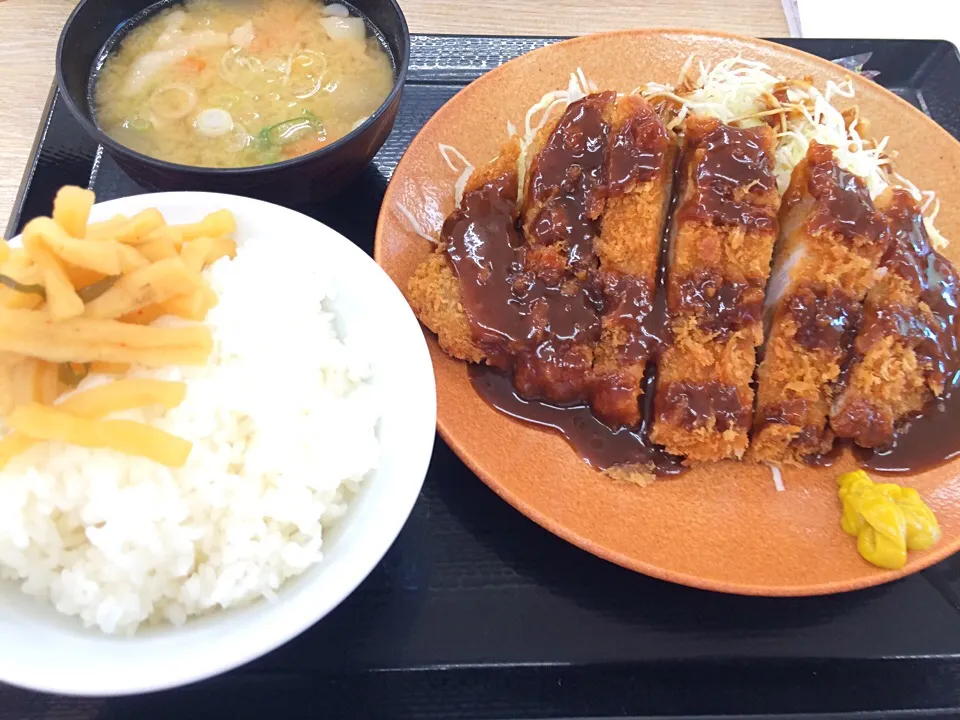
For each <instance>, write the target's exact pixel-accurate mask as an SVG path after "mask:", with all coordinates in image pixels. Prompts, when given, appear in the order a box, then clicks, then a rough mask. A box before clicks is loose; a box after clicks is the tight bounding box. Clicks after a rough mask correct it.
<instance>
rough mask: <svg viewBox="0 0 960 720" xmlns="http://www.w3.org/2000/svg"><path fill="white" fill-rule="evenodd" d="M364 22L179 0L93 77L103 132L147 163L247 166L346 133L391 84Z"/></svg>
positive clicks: (244, 2) (324, 11) (386, 62)
mask: <svg viewBox="0 0 960 720" xmlns="http://www.w3.org/2000/svg"><path fill="white" fill-rule="evenodd" d="M393 79H394V71H393V65H392V63H391V61H390V57H389V55H388V54H387V52H386V51H385V50H384V48H383V46H382V45H381V44H380V41H379V40H378V38H377V37H376V36H374V35H371V34H370V33H369V32H368V30H367V27H366V25H365V23H364V21H363V19H361V18H359V17H355V16H351V15H350V14H349V11H348V9H347V8H346V7H345V6H343V5H339V4H330V5H324V4H323V3H322V2H319V0H186V2H185V3H184V4H183V5H178V6H174V7H172V8H169V9H166V10H163V11H162V12H160V13H157V14H156V15H154V16H153V17H151V18H150V19H149V20H147V21H146V22H145V23H143V24H142V25H141V26H139V27H137V28H134V29H133V30H132V31H130V33H129V34H128V35H127V36H126V37H125V38H123V39H122V40H121V42H120V44H119V47H118V48H116V49H115V51H114V52H111V53H110V54H109V55H108V57H107V59H106V61H105V62H104V64H103V67H102V69H101V71H100V73H99V75H98V76H97V78H96V79H95V84H94V104H95V108H96V117H97V122H98V123H99V125H100V127H101V128H102V129H103V130H104V131H105V132H106V133H107V134H108V135H109V136H110V137H112V138H113V139H115V140H116V141H117V142H120V143H122V144H123V145H126V146H127V147H129V148H131V149H133V150H137V151H138V152H141V153H144V154H145V155H150V156H151V157H155V158H159V159H161V160H167V161H170V162H175V163H180V164H184V165H194V166H201V167H248V166H252V165H264V164H267V163H274V162H279V161H281V160H287V159H290V158H294V157H298V156H300V155H304V154H306V153H309V152H313V151H314V150H318V149H320V148H322V147H323V146H325V145H328V144H330V143H332V142H334V141H335V140H338V139H339V138H341V137H343V136H344V135H346V134H347V133H349V132H350V131H351V130H353V129H354V128H356V127H357V126H358V125H360V124H361V123H363V122H364V121H365V120H366V119H367V118H368V117H369V116H370V115H371V114H372V113H373V112H375V111H376V110H377V108H379V107H380V105H381V104H382V103H383V101H384V100H385V99H386V97H387V95H389V93H390V90H391V89H392V87H393Z"/></svg>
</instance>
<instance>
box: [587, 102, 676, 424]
mask: <svg viewBox="0 0 960 720" xmlns="http://www.w3.org/2000/svg"><path fill="white" fill-rule="evenodd" d="M611 110H612V112H611V126H612V131H611V135H610V147H609V152H608V155H607V165H606V178H605V181H606V205H605V207H604V210H603V215H602V217H601V222H600V237H599V238H597V241H596V243H595V249H596V254H597V258H598V262H599V267H598V273H597V275H596V282H597V284H598V286H599V291H600V294H601V296H602V299H603V314H602V318H601V322H602V328H601V336H600V341H599V343H598V345H597V347H596V350H595V352H594V362H593V372H594V384H593V390H592V405H593V407H594V410H595V412H596V413H597V414H598V416H601V417H607V418H617V419H619V420H620V424H623V425H628V426H635V425H636V424H637V423H638V422H639V421H640V395H641V394H642V393H643V375H644V371H645V369H646V366H647V363H648V362H649V361H650V360H651V359H652V357H653V355H654V353H656V352H657V351H658V350H659V348H658V344H659V342H660V335H661V334H662V332H661V328H659V327H653V326H652V324H653V323H655V322H657V318H652V317H651V312H652V310H653V298H654V294H655V292H656V284H657V267H658V265H659V263H660V254H661V244H662V240H663V232H664V226H665V224H666V219H667V210H668V207H669V204H670V191H671V186H672V180H673V167H674V161H675V159H676V142H675V139H674V138H673V137H672V134H670V133H668V132H667V130H666V128H665V127H664V126H663V122H662V120H661V119H660V117H659V115H657V113H656V111H655V110H654V109H653V107H652V106H651V105H650V104H649V103H647V102H646V101H645V100H644V99H642V98H640V97H638V96H635V95H626V96H623V97H620V98H618V99H617V102H616V103H615V104H614V106H613V107H612V109H611Z"/></svg>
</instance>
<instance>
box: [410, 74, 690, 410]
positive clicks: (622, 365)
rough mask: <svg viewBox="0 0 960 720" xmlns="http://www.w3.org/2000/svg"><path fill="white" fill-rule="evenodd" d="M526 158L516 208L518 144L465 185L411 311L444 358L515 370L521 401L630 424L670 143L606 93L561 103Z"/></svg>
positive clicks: (644, 112)
mask: <svg viewBox="0 0 960 720" xmlns="http://www.w3.org/2000/svg"><path fill="white" fill-rule="evenodd" d="M528 154H529V157H530V158H531V160H530V168H529V171H528V172H527V174H526V175H527V181H526V187H525V188H524V192H523V193H522V195H523V198H524V200H523V207H522V208H520V209H519V210H518V208H517V207H516V203H515V199H516V197H517V172H516V163H517V158H518V149H517V148H515V147H514V148H511V149H510V150H509V151H505V152H504V153H503V154H502V156H501V158H499V159H498V160H496V161H494V162H493V163H492V164H491V165H490V166H488V167H487V168H485V169H484V170H483V171H481V172H480V173H479V174H477V175H476V176H475V177H474V178H472V179H471V181H470V183H469V184H468V186H467V191H466V193H465V194H464V198H463V201H462V202H461V204H460V207H459V208H458V209H457V210H456V211H454V213H452V214H451V215H450V217H449V218H448V219H447V221H446V222H445V223H444V226H443V231H442V238H441V244H440V246H439V247H438V248H437V249H436V251H435V252H434V253H433V254H432V255H431V256H430V257H429V258H428V259H427V260H425V261H424V262H423V263H422V264H421V265H420V266H419V267H418V269H417V271H416V272H415V273H414V276H413V278H412V280H411V283H410V287H409V296H410V301H411V305H412V306H413V308H414V310H415V311H416V312H417V314H418V316H419V317H420V319H421V320H422V321H423V322H424V324H425V325H427V327H429V328H430V329H432V330H434V331H435V332H437V334H438V336H439V340H440V344H441V347H443V348H444V350H446V351H447V352H449V353H450V354H451V355H454V356H455V357H458V358H461V359H465V360H468V361H471V362H481V361H485V362H486V363H488V364H490V365H493V366H495V367H497V368H499V369H501V370H504V371H506V372H511V373H513V377H514V384H515V387H516V390H517V392H518V394H519V395H521V396H522V397H525V398H530V399H539V400H544V401H547V402H552V403H558V404H570V403H577V402H587V403H589V404H590V405H591V407H592V408H593V410H594V412H595V413H596V414H597V416H598V417H599V418H601V419H602V420H603V421H604V422H606V423H608V424H609V425H611V426H614V427H620V426H624V425H627V426H635V425H636V424H637V423H638V422H639V421H640V409H639V401H638V397H639V395H640V393H641V379H642V377H643V371H644V368H645V365H646V362H647V359H648V357H649V355H650V353H651V352H652V350H653V341H652V339H651V338H650V337H649V336H648V334H647V333H646V332H645V331H644V327H643V323H644V319H645V317H646V316H647V315H648V314H649V311H650V306H651V298H652V296H653V286H654V283H655V279H656V270H657V262H658V255H659V252H660V238H661V236H662V229H663V224H664V218H665V215H666V207H667V204H668V201H669V196H670V189H669V182H670V177H671V173H672V161H673V151H672V143H671V139H670V137H669V136H668V133H667V131H666V129H665V128H664V126H663V124H662V121H661V120H660V118H659V116H658V115H657V114H656V112H655V111H654V110H653V108H651V107H650V105H649V104H648V103H647V102H646V101H645V100H643V99H642V98H640V97H635V96H624V97H620V98H617V96H616V94H615V93H612V92H607V93H598V94H594V95H588V96H587V97H585V98H583V99H582V100H579V101H577V102H574V103H571V104H570V106H569V107H568V108H567V109H566V111H565V112H564V113H563V114H562V115H561V117H560V118H559V119H558V120H557V121H555V122H553V123H551V124H548V126H546V127H545V128H544V129H543V130H541V132H540V133H539V134H538V136H537V137H536V138H535V140H534V141H533V143H532V144H531V147H530V148H529V150H528ZM520 219H522V223H521V222H520V221H519V220H520ZM521 226H522V228H523V229H522V231H521V230H520V229H519V228H520V227H521Z"/></svg>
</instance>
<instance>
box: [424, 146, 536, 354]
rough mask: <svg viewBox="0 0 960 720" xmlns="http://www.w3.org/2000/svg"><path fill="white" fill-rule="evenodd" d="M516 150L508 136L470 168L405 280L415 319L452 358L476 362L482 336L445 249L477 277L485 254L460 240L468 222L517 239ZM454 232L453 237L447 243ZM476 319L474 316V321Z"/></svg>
mask: <svg viewBox="0 0 960 720" xmlns="http://www.w3.org/2000/svg"><path fill="white" fill-rule="evenodd" d="M519 153H520V146H519V143H518V142H517V141H512V142H511V143H510V144H509V145H507V147H505V148H504V150H503V152H501V154H500V156H499V157H497V158H496V159H495V160H493V161H491V162H490V163H489V164H488V165H487V166H486V167H483V168H480V169H478V170H477V171H476V172H474V173H473V175H472V176H471V177H470V179H469V180H468V182H467V185H466V188H465V190H464V196H463V200H462V201H461V203H460V207H459V208H457V209H456V210H454V211H453V213H451V215H450V216H449V217H448V218H447V220H446V221H445V222H444V224H443V229H442V231H441V237H440V243H439V244H438V245H437V246H436V247H435V248H434V250H433V252H431V253H430V255H429V256H428V257H427V259H426V260H424V261H423V262H422V263H420V265H419V266H418V267H417V269H416V270H415V271H414V273H413V276H412V277H411V278H410V282H409V284H408V286H407V299H408V300H409V302H410V306H411V307H412V308H413V311H414V313H416V315H417V317H418V318H419V319H420V322H422V323H423V324H424V325H426V326H427V327H428V328H429V329H430V330H432V331H433V332H434V333H436V335H437V341H438V342H439V343H440V347H442V348H443V349H444V351H445V352H447V353H448V354H449V355H452V356H453V357H455V358H457V359H458V360H466V361H468V362H474V363H477V362H482V361H483V359H484V357H485V355H484V351H483V349H482V348H481V345H480V342H479V341H480V339H482V338H480V337H479V336H478V335H477V334H476V333H475V331H474V329H473V328H471V323H470V319H469V318H468V317H467V312H466V310H465V309H464V298H463V287H462V285H461V279H460V278H459V277H458V276H457V274H456V271H455V266H454V264H453V263H452V262H451V261H450V257H449V256H450V253H451V252H454V253H461V254H464V256H465V257H464V262H465V263H468V264H472V265H473V267H474V268H475V270H474V272H475V273H476V274H477V277H478V278H479V277H482V276H483V274H484V272H485V270H488V269H489V268H487V267H485V263H487V262H488V258H486V257H485V256H484V255H482V254H474V255H473V256H472V257H470V256H469V255H467V254H466V253H465V250H464V247H463V244H462V239H463V238H464V237H465V236H466V235H467V234H468V233H471V232H472V233H474V234H476V232H477V229H476V228H475V227H474V226H473V225H474V223H479V224H482V225H483V226H484V227H483V228H482V229H481V230H480V232H481V233H482V234H483V235H484V237H487V236H489V237H491V238H493V237H496V240H497V241H502V242H505V243H508V244H509V243H517V244H520V243H522V240H521V237H520V234H519V233H518V232H517V231H516V227H515V225H516V220H517V210H516V192H517V190H516V189H517V158H518V156H519ZM511 192H512V193H513V194H512V195H511ZM454 238H456V239H457V241H458V242H457V243H452V240H453V239H454ZM494 242H496V241H494ZM493 250H494V248H490V249H489V251H490V252H492V251H493ZM500 250H501V251H504V248H502V247H500ZM485 251H488V249H487V248H479V249H478V252H480V253H482V252H485ZM482 322H483V320H482V319H478V323H482Z"/></svg>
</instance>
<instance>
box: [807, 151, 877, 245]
mask: <svg viewBox="0 0 960 720" xmlns="http://www.w3.org/2000/svg"><path fill="white" fill-rule="evenodd" d="M808 160H809V162H810V165H809V167H808V175H807V189H808V190H809V192H810V194H811V195H812V196H813V197H814V198H815V199H816V200H818V201H819V202H818V203H817V211H816V212H815V213H814V214H813V215H812V216H811V217H810V218H809V220H808V221H807V228H808V230H809V231H810V232H811V233H814V234H816V233H819V232H834V233H838V234H840V235H842V236H843V237H845V238H846V239H847V240H854V239H855V238H861V239H865V240H867V241H868V242H878V241H880V240H881V239H882V237H881V236H882V235H883V232H884V223H883V218H882V217H881V216H880V214H879V213H878V212H877V210H876V208H875V207H874V205H873V201H872V200H871V199H870V192H869V191H868V190H867V185H866V183H865V182H864V181H863V179H862V178H860V177H858V176H856V175H854V174H853V173H851V172H848V171H847V170H844V169H843V168H841V167H840V165H839V164H838V163H837V161H836V158H835V157H834V155H833V149H832V148H830V147H829V146H826V145H820V144H819V143H813V144H812V145H811V149H810V153H809V155H808Z"/></svg>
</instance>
